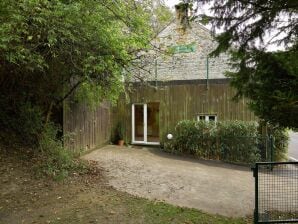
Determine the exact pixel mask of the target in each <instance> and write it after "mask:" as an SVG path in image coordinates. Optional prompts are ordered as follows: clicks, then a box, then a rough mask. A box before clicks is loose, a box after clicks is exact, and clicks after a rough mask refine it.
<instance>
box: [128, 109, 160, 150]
mask: <svg viewBox="0 0 298 224" xmlns="http://www.w3.org/2000/svg"><path fill="white" fill-rule="evenodd" d="M148 132H149V133H148ZM132 143H135V144H138V143H139V144H153V145H158V144H159V103H148V104H132Z"/></svg>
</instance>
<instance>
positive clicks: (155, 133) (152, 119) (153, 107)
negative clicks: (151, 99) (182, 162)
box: [147, 103, 159, 142]
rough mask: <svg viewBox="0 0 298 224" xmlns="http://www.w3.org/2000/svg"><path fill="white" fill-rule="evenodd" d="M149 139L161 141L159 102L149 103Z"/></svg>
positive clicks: (149, 140) (150, 140)
mask: <svg viewBox="0 0 298 224" xmlns="http://www.w3.org/2000/svg"><path fill="white" fill-rule="evenodd" d="M147 141H148V142H159V103H148V104H147Z"/></svg>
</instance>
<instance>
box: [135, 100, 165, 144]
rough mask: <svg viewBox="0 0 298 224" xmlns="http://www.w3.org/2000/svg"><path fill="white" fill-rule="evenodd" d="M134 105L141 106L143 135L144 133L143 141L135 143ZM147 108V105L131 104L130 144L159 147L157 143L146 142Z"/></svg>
mask: <svg viewBox="0 0 298 224" xmlns="http://www.w3.org/2000/svg"><path fill="white" fill-rule="evenodd" d="M135 105H143V114H144V116H143V128H144V130H143V133H144V140H143V141H136V140H135ZM147 108H148V106H147V103H133V104H132V105H131V143H132V144H142V145H160V143H159V142H148V139H147V129H148V124H147V113H148V110H147Z"/></svg>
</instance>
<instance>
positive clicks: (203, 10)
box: [164, 0, 284, 51]
mask: <svg viewBox="0 0 298 224" xmlns="http://www.w3.org/2000/svg"><path fill="white" fill-rule="evenodd" d="M164 2H165V4H166V5H167V6H169V7H170V8H171V9H172V10H173V11H174V6H175V5H176V4H178V3H179V2H181V1H180V0H164ZM209 7H210V6H209ZM208 12H210V11H209V10H208V6H205V7H203V8H201V9H199V11H198V14H204V13H206V14H208ZM206 27H207V28H208V29H210V28H211V27H210V25H207V26H206ZM273 34H274V32H273V33H270V34H269V33H268V34H267V35H266V36H265V40H266V39H267V40H269V39H270V36H271V37H272V36H273ZM282 49H284V46H277V45H275V44H272V45H269V46H267V50H270V51H271V50H282Z"/></svg>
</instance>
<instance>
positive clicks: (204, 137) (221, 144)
mask: <svg viewBox="0 0 298 224" xmlns="http://www.w3.org/2000/svg"><path fill="white" fill-rule="evenodd" d="M173 135H174V138H173V139H172V140H166V141H165V142H163V147H164V150H165V151H167V152H171V153H178V154H190V155H193V156H195V157H197V158H203V159H216V160H224V161H230V162H237V163H252V162H255V161H259V160H260V153H259V151H260V150H259V144H260V141H259V137H260V136H259V134H258V125H257V123H256V122H245V121H226V122H217V123H215V122H205V121H190V120H184V121H180V122H179V123H178V124H177V125H176V127H175V131H174V132H173Z"/></svg>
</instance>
